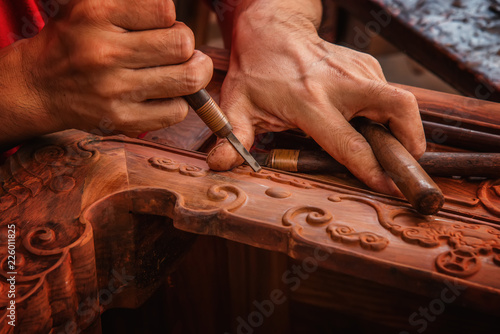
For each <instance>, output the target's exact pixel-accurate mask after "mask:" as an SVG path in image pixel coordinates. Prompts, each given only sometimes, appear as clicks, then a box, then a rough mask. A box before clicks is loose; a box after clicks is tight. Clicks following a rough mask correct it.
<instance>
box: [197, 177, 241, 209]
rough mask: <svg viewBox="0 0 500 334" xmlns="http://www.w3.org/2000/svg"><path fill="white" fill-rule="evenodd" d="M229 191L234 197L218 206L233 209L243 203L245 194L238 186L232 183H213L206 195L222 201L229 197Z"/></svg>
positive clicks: (213, 199)
mask: <svg viewBox="0 0 500 334" xmlns="http://www.w3.org/2000/svg"><path fill="white" fill-rule="evenodd" d="M229 193H231V194H233V195H234V197H235V199H234V200H232V201H230V202H228V203H224V204H223V205H222V206H221V207H220V208H221V209H225V210H227V211H234V210H236V209H238V208H239V207H241V206H242V205H243V204H245V202H246V200H247V197H248V196H247V194H246V193H245V192H244V191H243V190H241V189H240V188H238V187H236V186H234V185H232V184H222V185H218V184H217V185H213V186H211V187H210V188H209V189H208V192H207V197H208V198H209V199H210V200H212V201H215V202H223V201H226V200H227V199H228V198H229Z"/></svg>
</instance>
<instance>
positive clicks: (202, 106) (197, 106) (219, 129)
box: [184, 89, 233, 138]
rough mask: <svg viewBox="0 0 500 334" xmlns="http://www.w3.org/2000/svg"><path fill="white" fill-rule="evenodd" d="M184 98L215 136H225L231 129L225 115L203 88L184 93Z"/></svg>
mask: <svg viewBox="0 0 500 334" xmlns="http://www.w3.org/2000/svg"><path fill="white" fill-rule="evenodd" d="M184 99H185V100H186V101H187V102H188V103H189V105H190V106H191V108H193V109H194V111H195V112H196V113H197V114H198V116H199V117H200V118H201V120H202V121H203V122H204V123H205V124H206V125H207V126H208V127H209V128H210V130H212V132H213V133H215V135H216V136H217V137H220V138H226V137H227V136H228V135H229V134H230V133H231V131H233V127H232V126H231V124H230V123H229V121H228V120H227V118H226V115H224V113H223V112H222V110H221V109H220V107H219V106H218V105H217V103H215V101H214V100H213V99H212V97H211V96H210V94H208V92H207V91H206V90H205V89H202V90H200V91H199V92H197V93H195V94H191V95H186V96H184Z"/></svg>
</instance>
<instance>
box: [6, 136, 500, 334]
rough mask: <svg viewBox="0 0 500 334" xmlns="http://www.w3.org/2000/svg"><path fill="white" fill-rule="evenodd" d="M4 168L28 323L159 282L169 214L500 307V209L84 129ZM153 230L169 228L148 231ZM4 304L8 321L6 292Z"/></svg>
mask: <svg viewBox="0 0 500 334" xmlns="http://www.w3.org/2000/svg"><path fill="white" fill-rule="evenodd" d="M1 180H2V189H1V193H0V203H1V206H0V214H1V219H0V228H2V229H5V227H6V225H8V224H9V223H10V222H13V221H15V222H16V224H17V226H18V227H19V229H18V230H19V234H18V235H17V236H16V238H17V239H16V247H17V250H18V254H19V256H20V257H21V254H22V256H23V257H24V262H20V263H19V264H18V269H19V275H18V276H17V277H18V280H19V282H23V283H22V284H19V285H17V287H18V288H19V290H18V291H19V293H20V295H19V296H18V297H17V300H18V301H19V304H18V306H19V308H18V309H17V310H18V321H20V322H21V323H22V324H23V326H27V327H26V328H29V329H30V332H33V333H35V332H37V331H38V332H43V331H44V330H45V329H46V328H49V327H50V328H57V329H62V328H65V327H66V326H68V324H72V323H73V322H75V323H76V326H80V327H83V326H84V325H85V324H86V323H87V322H89V321H90V320H89V319H95V318H96V317H97V318H98V314H99V313H100V312H101V311H102V310H104V309H106V308H109V307H114V306H116V305H121V306H128V307H134V306H135V305H138V303H140V302H141V300H143V298H145V296H146V295H147V293H148V291H149V292H150V291H151V289H152V288H154V282H155V280H154V278H153V279H152V278H151V277H149V276H147V275H144V271H142V272H141V269H140V268H138V267H137V264H138V263H142V262H141V261H143V260H144V258H145V257H147V256H148V255H150V254H152V253H154V251H156V250H155V249H154V247H153V248H151V249H150V250H151V252H150V253H148V252H146V253H144V254H143V257H141V255H140V254H141V253H140V250H141V249H140V246H141V245H158V244H160V245H161V244H165V241H164V240H168V235H169V234H170V233H174V232H173V230H168V229H167V230H164V231H163V232H161V231H162V229H163V228H165V226H168V225H171V224H170V223H169V221H168V219H167V218H162V217H168V218H170V219H172V220H173V224H174V225H175V227H177V228H178V229H181V230H183V231H187V232H190V233H196V234H209V235H216V236H219V237H222V238H226V239H230V240H234V241H237V242H242V243H246V244H249V245H252V246H256V247H261V248H265V249H270V250H275V251H280V252H284V253H286V254H288V255H289V256H291V257H293V258H296V259H299V260H301V261H316V263H317V265H318V266H321V267H324V268H328V269H331V270H335V271H339V272H342V273H348V274H350V275H354V276H358V277H361V278H366V279H370V280H373V281H376V282H379V283H382V284H387V285H390V286H394V287H398V288H401V289H404V290H408V291H413V292H416V293H433V292H435V291H436V290H437V289H439V288H442V286H443V284H447V283H446V282H452V283H453V284H458V285H460V286H465V287H467V288H466V291H464V294H463V299H462V302H463V303H466V304H467V305H469V306H471V307H474V308H477V309H480V310H484V311H485V312H495V311H494V310H498V309H500V308H499V306H500V280H499V279H498V277H499V276H500V230H499V229H498V227H496V225H495V224H492V223H489V222H488V220H491V221H498V220H499V219H500V217H498V216H495V215H494V214H493V213H491V212H490V213H489V214H486V213H485V214H484V217H485V218H484V219H478V218H477V217H476V218H474V217H473V216H470V215H467V214H464V213H461V212H460V211H457V210H451V209H448V210H449V212H446V211H445V212H442V213H440V214H438V215H435V216H432V217H423V216H420V215H419V214H417V213H416V212H415V211H413V210H412V209H411V208H410V207H409V205H408V204H405V203H404V202H402V201H401V200H399V199H395V198H390V197H387V196H379V195H377V194H375V193H372V192H369V191H363V190H357V189H355V188H351V187H347V186H343V185H340V184H335V183H327V182H318V181H314V180H312V179H308V178H303V177H298V176H296V175H292V174H288V173H278V172H276V171H273V170H270V169H266V170H263V171H262V172H260V173H254V172H253V171H252V170H251V169H250V168H249V167H248V166H247V167H245V166H242V167H238V168H235V169H234V170H232V171H229V172H223V173H221V172H218V173H216V172H212V171H210V170H208V166H207V164H206V162H205V155H204V154H200V153H195V152H189V151H184V150H179V149H174V148H169V147H165V146H161V145H158V144H154V143H148V142H144V141H141V140H133V139H128V138H126V137H123V136H118V137H107V138H101V137H96V136H91V135H88V134H85V133H82V132H78V131H66V132H62V133H58V134H53V135H49V136H46V137H43V138H42V139H41V140H40V141H39V142H37V143H33V144H32V145H27V146H25V147H23V148H22V150H20V151H19V152H18V153H17V154H16V155H15V156H13V157H11V158H10V159H9V160H8V161H7V164H5V165H4V166H2V169H1ZM481 187H482V188H481V189H482V190H481V196H482V197H481V196H480V200H481V201H483V202H481V203H486V202H487V205H490V206H491V207H493V208H498V207H499V206H500V196H499V195H500V191H499V190H498V181H496V182H489V183H485V184H483V185H482V186H481ZM485 199H487V201H486V200H485ZM481 205H483V204H481ZM485 205H486V204H485ZM457 207H460V205H457ZM463 211H464V212H466V211H470V207H467V208H465V209H464V210H463ZM485 212H488V211H485ZM141 217H142V218H144V217H145V218H147V219H142V218H141ZM155 217H156V218H155ZM148 226H150V227H151V229H150V230H148V229H147V227H148ZM159 231H160V232H161V233H160V232H159ZM92 232H93V236H92ZM141 233H142V234H141ZM157 235H158V236H165V238H166V239H162V238H157V239H155V240H152V239H148V237H156V236H157ZM182 238H185V239H182ZM182 238H181V241H182V242H181V243H180V244H179V245H182V244H189V242H190V241H191V240H192V234H182ZM2 242H5V240H2ZM3 245H5V243H4V244H3ZM179 247H180V246H179ZM3 248H4V249H6V248H5V247H3ZM2 251H3V250H2ZM169 251H170V250H169V249H163V250H162V252H164V253H168V252H169ZM160 253H161V252H160ZM180 253H182V252H179V253H178V254H176V256H178V255H180ZM2 254H3V255H5V253H2ZM94 255H95V256H94ZM327 255H328V256H327ZM173 262H175V259H173V260H172V263H173ZM140 275H142V276H140ZM1 276H2V277H3V278H4V283H2V285H1V287H2V291H3V292H5V289H6V287H7V285H6V284H5V279H6V278H7V275H6V273H5V272H3V273H1ZM139 276H140V277H139ZM39 282H41V283H39ZM64 282H71V284H66V283H64ZM37 284H39V285H38V286H39V288H37V287H36V286H37ZM33 289H34V290H33ZM37 289H38V290H37ZM35 290H36V293H35V292H32V291H35ZM49 291H50V293H49ZM117 291H118V292H117ZM141 291H142V292H141ZM144 291H146V292H144ZM96 294H97V296H96ZM3 296H4V295H3ZM23 298H24V299H23ZM89 300H90V304H89V303H88V301H89ZM0 302H1V303H2V307H3V310H2V319H4V321H5V320H6V315H7V312H6V311H7V310H6V308H5V307H6V306H7V302H8V301H7V300H6V299H2V300H0ZM99 302H100V305H99V307H98V304H97V303H99ZM82 303H83V304H82ZM87 306H88V307H87ZM33 308H35V309H33ZM492 310H493V311H492ZM84 311H85V312H84ZM82 312H84V316H81V313H82ZM4 323H5V322H4ZM35 323H36V324H37V325H35ZM4 328H7V327H4Z"/></svg>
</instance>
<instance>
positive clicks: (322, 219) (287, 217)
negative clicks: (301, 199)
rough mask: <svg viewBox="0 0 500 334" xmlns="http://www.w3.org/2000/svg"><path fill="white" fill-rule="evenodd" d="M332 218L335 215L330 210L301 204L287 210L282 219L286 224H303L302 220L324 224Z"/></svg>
mask: <svg viewBox="0 0 500 334" xmlns="http://www.w3.org/2000/svg"><path fill="white" fill-rule="evenodd" d="M332 219H333V216H332V214H331V213H330V212H329V211H328V210H325V209H322V208H317V207H312V206H299V207H294V208H291V209H289V210H288V211H287V212H285V214H284V215H283V219H282V221H283V225H284V226H296V224H298V225H303V224H302V222H306V223H307V224H309V225H312V226H323V225H325V224H328V223H329V222H330V221H331V220H332Z"/></svg>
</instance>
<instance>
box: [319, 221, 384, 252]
mask: <svg viewBox="0 0 500 334" xmlns="http://www.w3.org/2000/svg"><path fill="white" fill-rule="evenodd" d="M326 230H327V232H328V234H330V237H331V238H332V240H334V241H339V242H342V243H345V244H359V245H360V246H361V247H362V248H364V249H367V250H372V251H381V250H383V249H385V248H386V247H387V245H388V244H389V240H388V239H387V238H384V237H382V236H380V235H378V234H375V233H373V232H356V231H355V230H354V229H353V228H352V227H349V226H346V225H338V226H335V225H330V226H328V227H327V229H326Z"/></svg>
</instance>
